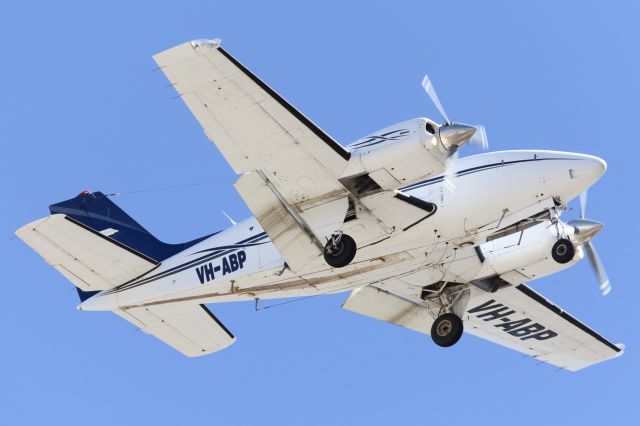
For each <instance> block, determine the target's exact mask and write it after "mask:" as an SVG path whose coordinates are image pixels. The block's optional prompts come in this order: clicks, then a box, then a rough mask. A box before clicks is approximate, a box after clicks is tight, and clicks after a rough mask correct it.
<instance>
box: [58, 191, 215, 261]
mask: <svg viewBox="0 0 640 426" xmlns="http://www.w3.org/2000/svg"><path fill="white" fill-rule="evenodd" d="M49 211H50V212H51V214H57V213H60V214H64V215H67V216H69V217H70V218H72V219H74V220H76V221H77V222H80V223H81V224H83V225H85V226H87V227H89V228H91V229H93V230H94V231H96V232H99V233H101V234H103V235H105V236H108V237H109V238H111V239H113V240H116V241H118V242H119V243H122V244H124V245H125V246H127V247H130V248H132V249H134V250H136V251H138V252H140V253H142V254H144V255H145V256H148V257H150V258H151V259H154V260H156V261H157V262H162V261H163V260H165V259H167V258H169V257H171V256H173V255H174V254H176V253H179V252H181V251H183V250H185V249H187V248H188V247H190V246H192V245H194V244H196V243H198V242H200V241H202V240H204V239H205V238H207V237H209V236H210V235H206V236H204V237H201V238H198V239H195V240H193V241H189V242H186V243H182V244H167V243H163V242H162V241H160V240H158V239H157V238H156V237H154V236H153V235H151V233H149V232H148V231H147V230H146V229H144V228H143V227H142V226H141V225H140V224H139V223H138V222H136V221H135V220H133V218H131V216H129V215H128V214H126V213H125V212H124V211H123V210H122V209H121V208H120V207H118V206H117V205H116V204H115V203H114V202H113V201H111V200H110V199H109V197H107V196H106V195H104V194H103V193H102V192H94V193H91V192H89V191H84V192H81V193H80V194H78V196H77V197H75V198H71V199H69V200H66V201H62V202H60V203H57V204H52V205H50V206H49Z"/></svg>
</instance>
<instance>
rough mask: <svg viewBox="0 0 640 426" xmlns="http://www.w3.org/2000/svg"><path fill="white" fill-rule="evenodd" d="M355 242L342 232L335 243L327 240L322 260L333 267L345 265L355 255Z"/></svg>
mask: <svg viewBox="0 0 640 426" xmlns="http://www.w3.org/2000/svg"><path fill="white" fill-rule="evenodd" d="M356 249H357V247H356V242H355V241H353V238H351V237H350V236H348V235H347V234H342V235H341V236H340V240H339V241H338V243H337V244H334V243H333V241H332V240H331V241H329V242H328V243H327V245H326V246H324V260H325V261H326V262H327V263H328V264H329V265H330V266H333V267H334V268H342V267H343V266H347V265H348V264H349V263H351V261H352V260H353V258H354V257H355V256H356Z"/></svg>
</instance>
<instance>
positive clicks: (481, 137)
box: [469, 124, 489, 151]
mask: <svg viewBox="0 0 640 426" xmlns="http://www.w3.org/2000/svg"><path fill="white" fill-rule="evenodd" d="M473 127H475V128H476V132H475V133H474V134H473V136H471V139H469V143H471V144H474V145H476V146H478V147H480V148H482V149H483V150H485V151H486V150H487V149H489V140H488V139H487V130H486V129H485V127H484V126H483V125H482V124H476V125H474V126H473Z"/></svg>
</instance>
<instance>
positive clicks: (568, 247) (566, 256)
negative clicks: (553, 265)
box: [551, 238, 576, 263]
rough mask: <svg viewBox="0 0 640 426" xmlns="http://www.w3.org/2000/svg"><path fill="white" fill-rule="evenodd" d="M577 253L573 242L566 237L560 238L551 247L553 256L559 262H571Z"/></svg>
mask: <svg viewBox="0 0 640 426" xmlns="http://www.w3.org/2000/svg"><path fill="white" fill-rule="evenodd" d="M575 255H576V249H575V247H574V246H573V243H572V242H571V241H569V240H568V239H566V238H560V239H559V240H558V241H556V243H555V244H554V245H553V247H551V257H553V260H555V261H556V262H558V263H568V262H571V260H572V259H573V256H575Z"/></svg>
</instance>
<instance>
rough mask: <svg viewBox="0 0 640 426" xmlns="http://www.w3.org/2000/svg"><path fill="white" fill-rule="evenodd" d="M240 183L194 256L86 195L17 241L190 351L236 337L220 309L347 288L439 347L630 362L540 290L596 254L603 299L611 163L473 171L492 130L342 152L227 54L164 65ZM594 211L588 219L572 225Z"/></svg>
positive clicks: (397, 130) (409, 128)
mask: <svg viewBox="0 0 640 426" xmlns="http://www.w3.org/2000/svg"><path fill="white" fill-rule="evenodd" d="M154 60H155V62H156V63H157V64H158V67H159V69H160V70H161V71H162V72H163V73H164V74H165V76H166V77H167V78H168V80H169V82H170V83H171V86H172V87H173V88H174V89H175V90H176V91H177V93H178V96H179V97H180V98H181V99H182V100H183V101H184V102H185V103H186V105H187V107H188V108H189V109H190V110H191V112H192V113H193V115H194V116H195V118H196V120H197V121H198V122H199V124H200V125H201V126H202V128H203V129H204V132H205V134H206V135H207V137H208V139H210V140H211V141H212V142H213V143H214V144H215V145H216V147H217V148H218V149H219V150H220V152H221V153H222V155H223V156H224V158H225V159H226V161H227V162H228V163H229V165H230V166H231V168H232V169H233V170H234V172H235V173H237V174H238V175H239V178H238V180H237V181H236V182H235V188H236V189H237V191H238V192H239V194H240V195H241V197H242V198H243V200H244V201H245V203H246V204H247V206H248V207H249V209H250V210H251V212H252V214H253V217H250V218H248V219H246V220H243V221H240V222H237V223H236V222H233V221H232V226H231V227H229V228H228V229H225V230H223V231H220V232H217V233H215V234H210V235H206V236H203V237H201V238H198V239H195V240H193V241H188V242H185V243H181V244H168V243H164V242H162V241H160V240H158V239H157V238H156V237H154V236H153V235H151V234H150V233H149V232H148V231H147V230H145V228H143V227H142V226H141V225H140V224H139V223H138V222H136V221H135V220H134V219H133V218H131V217H130V216H129V215H128V214H126V213H125V212H124V211H123V210H122V209H120V208H119V207H118V206H117V205H116V204H115V203H114V202H113V201H112V200H111V197H110V196H109V195H107V194H103V193H101V192H93V193H92V192H89V191H83V192H82V193H80V194H79V195H77V196H76V197H74V198H71V199H69V200H66V201H62V202H59V203H56V204H53V205H51V206H50V207H49V210H50V213H51V214H50V215H49V216H47V217H45V218H42V219H39V220H36V221H34V222H31V223H29V224H27V225H25V226H23V227H21V228H20V229H18V230H17V231H16V235H17V236H18V237H19V238H20V239H22V240H23V241H24V242H25V243H26V244H27V245H29V246H30V247H31V248H32V249H33V250H35V251H36V252H37V253H38V254H40V255H41V256H42V257H43V258H44V259H45V261H46V262H47V263H49V264H50V265H52V266H53V267H54V268H55V269H56V270H57V271H58V272H60V273H61V274H62V275H63V276H64V277H66V278H67V279H68V280H69V281H71V283H73V284H74V285H75V286H76V287H77V290H78V294H79V298H80V304H79V305H78V309H80V310H81V311H112V312H114V313H116V314H117V315H119V316H120V317H122V318H124V319H125V320H127V321H129V322H131V323H133V324H134V325H135V326H137V327H139V328H140V329H142V330H143V331H144V332H145V333H147V334H151V335H153V336H155V337H157V338H158V339H160V340H161V341H163V342H164V343H166V344H168V345H169V346H171V347H173V348H174V349H176V350H177V351H179V352H181V353H183V354H185V355H187V356H190V357H195V356H201V355H207V354H210V353H212V352H215V351H218V350H221V349H223V348H226V347H228V346H229V345H231V344H232V343H233V342H234V341H235V336H234V335H233V334H232V332H231V331H230V330H229V329H228V328H227V327H226V326H225V325H224V324H223V323H222V322H221V321H220V320H219V319H218V318H217V317H216V316H215V315H214V314H213V313H212V312H211V310H210V309H209V308H208V307H207V306H206V304H212V303H222V302H235V301H254V302H255V304H256V307H258V304H259V302H260V301H264V300H269V299H275V298H299V297H310V296H317V295H326V294H334V293H338V292H349V295H348V297H347V298H346V300H345V301H344V303H343V304H342V308H344V309H346V310H348V311H351V312H355V313H358V314H362V315H365V316H369V317H372V318H375V319H378V320H382V321H386V322H388V323H392V324H395V325H398V326H401V327H405V328H408V329H411V330H415V331H417V332H419V333H423V334H426V335H430V336H431V338H432V340H433V341H434V342H435V343H436V345H438V346H441V347H449V346H452V345H454V344H455V343H456V342H458V341H459V339H460V338H461V336H462V334H463V331H466V332H467V333H469V334H472V335H475V336H478V337H481V338H483V339H486V340H489V341H491V342H495V343H497V344H499V345H502V346H505V347H507V348H510V349H513V350H516V351H519V352H522V353H524V354H527V355H529V356H531V357H533V358H535V359H536V360H539V361H541V362H546V363H549V364H552V365H555V366H557V367H560V368H563V369H566V370H570V371H577V370H580V369H582V368H585V367H587V366H590V365H593V364H596V363H599V362H601V361H604V360H608V359H612V358H615V357H617V356H620V355H621V354H622V353H623V350H624V345H622V344H613V343H611V342H610V341H609V340H607V339H605V338H604V337H603V336H601V335H600V334H598V333H597V332H595V331H594V330H592V329H591V328H589V327H588V326H586V325H585V324H583V323H582V322H580V321H578V320H577V319H575V318H574V317H573V316H571V315H569V314H568V313H567V312H565V311H564V310H563V309H562V308H560V307H558V306H556V305H555V304H553V303H552V302H551V301H549V300H547V299H546V298H545V297H544V296H542V295H540V294H539V293H538V292H536V291H534V290H533V289H532V288H531V287H530V286H529V285H528V283H529V282H530V281H533V280H536V279H539V278H542V277H544V276H548V275H551V274H554V273H556V272H560V271H563V270H565V269H567V268H569V267H571V266H573V265H575V264H576V263H577V262H579V261H580V260H581V259H582V258H583V257H584V256H585V254H586V256H587V257H588V258H589V260H590V262H591V264H592V266H593V268H594V270H595V272H596V274H597V276H598V279H599V281H600V288H601V290H602V292H603V294H605V295H606V294H607V293H608V292H609V291H610V290H611V286H610V283H609V279H608V277H607V275H606V272H605V270H604V268H603V266H602V263H601V261H600V259H599V257H598V255H597V253H596V250H595V248H594V246H593V243H592V239H593V237H594V236H595V235H596V234H597V233H598V232H599V231H600V230H601V228H602V226H603V225H602V224H601V223H599V222H596V221H593V220H590V219H587V218H586V213H585V209H586V191H587V189H588V188H589V187H591V186H592V185H593V184H594V183H595V182H596V181H597V180H598V179H599V178H600V177H601V176H602V175H603V174H604V172H605V170H606V168H607V166H606V163H605V162H604V161H603V160H602V159H600V158H598V157H594V156H591V155H586V154H576V153H568V152H557V151H545V150H514V151H500V152H483V153H481V154H478V155H471V156H466V157H458V151H459V150H460V149H461V148H462V147H464V145H465V144H472V143H477V144H480V145H481V146H483V147H485V148H486V147H487V138H486V132H485V130H484V127H482V126H471V125H467V124H463V123H458V122H453V121H451V120H450V119H449V117H448V116H447V114H446V112H445V110H444V108H443V107H442V104H441V102H440V100H439V98H438V96H437V94H436V91H435V89H434V87H433V85H432V83H431V81H430V79H429V78H428V77H425V79H424V80H423V88H424V90H425V91H426V92H427V94H428V95H429V97H430V98H431V100H432V101H433V103H434V105H435V106H436V108H437V110H438V111H439V113H440V115H441V116H442V118H443V120H444V122H443V123H442V124H438V123H437V122H435V121H434V120H431V119H429V118H423V117H419V118H414V119H411V120H407V121H404V122H402V123H398V124H395V125H393V126H390V127H387V128H384V129H382V130H379V131H376V132H373V133H371V134H369V135H367V136H365V137H363V138H361V139H358V140H357V141H355V142H353V143H351V144H349V145H347V146H343V145H341V144H340V143H338V142H337V141H336V140H335V139H333V138H332V137H331V136H330V135H329V134H327V133H326V132H324V131H323V130H321V129H320V128H319V127H318V126H317V125H316V124H315V123H314V122H312V121H311V120H310V119H309V118H307V117H306V116H305V115H303V114H302V113H301V112H300V111H299V110H297V109H296V108H295V107H294V106H293V105H291V104H290V103H289V102H287V101H286V100H285V99H284V98H283V97H282V96H280V95H279V94H278V93H276V92H275V91H274V90H273V89H272V88H271V87H269V86H268V85H267V84H266V83H264V82H263V81H262V80H260V79H259V78H258V77H257V76H256V75H255V74H253V73H252V72H251V71H249V70H248V69H247V68H246V67H245V66H244V65H242V64H241V63H240V62H239V61H238V60H237V59H236V58H235V57H233V56H232V55H231V54H229V53H228V52H227V51H226V50H224V49H223V48H222V47H221V43H220V40H219V39H215V40H209V39H201V40H194V41H191V42H187V43H184V44H181V45H179V46H176V47H173V48H171V49H168V50H166V51H164V52H161V53H159V54H157V55H155V56H154ZM577 197H579V199H580V216H579V218H578V219H573V220H569V221H565V220H563V219H561V215H562V214H563V213H565V212H566V211H567V210H568V207H567V206H568V203H569V201H571V200H573V199H575V198H577Z"/></svg>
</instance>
